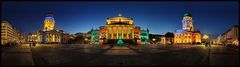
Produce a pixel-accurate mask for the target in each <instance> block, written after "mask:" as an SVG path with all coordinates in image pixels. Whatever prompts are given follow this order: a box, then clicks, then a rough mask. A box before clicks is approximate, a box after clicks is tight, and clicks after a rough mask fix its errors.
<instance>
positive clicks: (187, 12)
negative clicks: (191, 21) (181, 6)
mask: <svg viewBox="0 0 240 67" xmlns="http://www.w3.org/2000/svg"><path fill="white" fill-rule="evenodd" d="M185 11H186V13H185V14H184V16H190V17H192V15H191V14H190V13H189V11H188V10H185Z"/></svg>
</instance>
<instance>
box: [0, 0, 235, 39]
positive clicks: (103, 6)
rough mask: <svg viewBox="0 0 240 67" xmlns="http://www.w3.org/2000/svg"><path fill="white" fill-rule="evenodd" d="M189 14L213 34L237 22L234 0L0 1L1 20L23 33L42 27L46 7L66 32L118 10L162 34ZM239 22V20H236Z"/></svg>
mask: <svg viewBox="0 0 240 67" xmlns="http://www.w3.org/2000/svg"><path fill="white" fill-rule="evenodd" d="M186 9H187V10H188V11H189V12H190V14H192V16H193V20H194V26H195V29H199V30H200V31H201V32H202V33H208V34H213V36H214V37H216V36H217V35H219V34H222V33H224V32H225V31H227V29H229V28H230V27H231V26H233V25H235V24H238V22H239V19H238V18H239V4H238V2H208V1H206V2H200V1H199V2H186V1H184V2H74V1H69V2H67V1H62V2H53V1H45V2H40V1H34V2H20V1H19V2H2V3H1V11H2V12H1V14H2V16H1V17H2V18H1V20H8V21H10V23H11V24H12V25H13V26H16V27H17V29H18V30H20V31H23V32H25V33H29V32H36V31H37V30H40V29H41V30H42V28H43V21H44V18H45V16H46V14H47V12H48V10H51V11H53V14H54V18H55V21H56V28H57V29H62V30H64V31H66V32H68V33H70V34H74V33H76V32H87V31H89V30H90V29H91V28H92V27H93V28H98V27H99V26H102V25H105V22H106V18H110V17H115V16H116V15H117V14H118V13H122V14H123V15H124V16H125V17H128V18H133V19H134V21H135V22H134V23H135V25H137V26H141V28H143V29H146V28H148V29H149V30H150V33H157V34H165V33H167V32H174V30H175V29H180V28H182V22H181V21H182V18H183V15H184V13H185V12H186V11H185V10H186ZM238 25H239V24H238Z"/></svg>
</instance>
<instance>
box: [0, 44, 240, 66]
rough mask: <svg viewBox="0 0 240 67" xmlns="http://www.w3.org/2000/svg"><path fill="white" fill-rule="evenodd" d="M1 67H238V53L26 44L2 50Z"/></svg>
mask: <svg viewBox="0 0 240 67" xmlns="http://www.w3.org/2000/svg"><path fill="white" fill-rule="evenodd" d="M1 61H2V62H1V64H2V65H4V66H5V65H7V66H8V65H30V66H31V65H35V66H37V65H79V66H95V65H110V66H119V65H123V66H126V65H145V66H154V65H169V66H172V65H217V66H219V65H220V66H222V65H223V66H224V65H227V66H239V50H238V49H232V48H228V47H223V46H221V45H213V46H212V47H210V48H209V47H205V46H204V45H142V46H122V47H119V46H114V47H110V46H108V45H103V46H102V47H100V46H97V45H87V44H85V45H77V44H74V45H59V44H48V45H47V44H38V45H37V46H35V47H31V48H30V47H29V46H28V45H27V44H24V45H22V46H20V47H15V48H2V49H1Z"/></svg>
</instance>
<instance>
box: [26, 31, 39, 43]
mask: <svg viewBox="0 0 240 67" xmlns="http://www.w3.org/2000/svg"><path fill="white" fill-rule="evenodd" d="M40 36H41V35H40V34H39V33H28V42H37V43H41V42H42V38H41V37H40Z"/></svg>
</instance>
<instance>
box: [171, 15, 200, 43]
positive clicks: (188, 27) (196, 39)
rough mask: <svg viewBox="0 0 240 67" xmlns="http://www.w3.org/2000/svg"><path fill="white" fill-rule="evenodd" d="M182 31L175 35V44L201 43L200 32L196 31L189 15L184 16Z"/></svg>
mask: <svg viewBox="0 0 240 67" xmlns="http://www.w3.org/2000/svg"><path fill="white" fill-rule="evenodd" d="M182 25H183V26H182V29H179V30H176V32H175V33H174V43H175V44H196V43H201V33H200V31H194V25H193V19H192V16H191V15H190V14H189V13H186V14H184V18H183V20H182Z"/></svg>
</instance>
